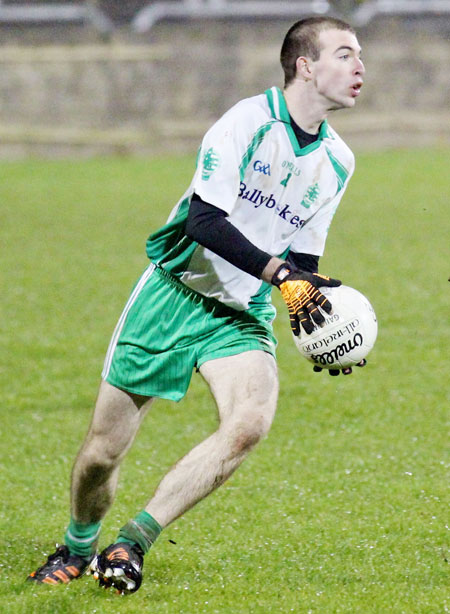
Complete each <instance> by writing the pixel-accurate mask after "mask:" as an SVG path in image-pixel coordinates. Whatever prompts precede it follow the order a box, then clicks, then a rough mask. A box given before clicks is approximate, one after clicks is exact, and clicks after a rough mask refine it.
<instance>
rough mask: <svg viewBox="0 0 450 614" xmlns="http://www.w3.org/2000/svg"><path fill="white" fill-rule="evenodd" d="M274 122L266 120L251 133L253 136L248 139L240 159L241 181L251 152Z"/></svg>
mask: <svg viewBox="0 0 450 614" xmlns="http://www.w3.org/2000/svg"><path fill="white" fill-rule="evenodd" d="M274 123H275V122H273V121H270V122H267V123H266V124H263V125H262V126H260V127H259V128H258V130H257V131H256V132H255V134H254V135H253V138H252V140H251V141H250V144H249V146H248V148H247V151H246V152H245V154H244V155H243V156H242V161H241V164H240V166H239V177H240V180H241V181H242V180H243V179H244V175H245V171H246V169H247V166H248V164H249V162H250V160H251V159H252V157H253V154H254V153H255V151H256V150H257V149H258V147H259V146H260V145H261V143H262V142H263V140H264V137H265V135H266V134H267V132H269V130H270V129H271V128H272V126H273V124H274Z"/></svg>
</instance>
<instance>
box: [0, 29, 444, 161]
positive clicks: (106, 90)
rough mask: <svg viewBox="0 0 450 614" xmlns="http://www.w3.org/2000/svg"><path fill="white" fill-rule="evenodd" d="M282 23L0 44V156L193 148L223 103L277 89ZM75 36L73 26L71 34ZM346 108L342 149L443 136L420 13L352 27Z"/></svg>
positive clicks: (436, 65) (38, 37) (25, 36)
mask: <svg viewBox="0 0 450 614" xmlns="http://www.w3.org/2000/svg"><path fill="white" fill-rule="evenodd" d="M289 25H290V22H284V21H279V22H278V21H270V22H268V21H264V20H256V21H252V22H251V23H250V22H219V23H218V22H212V21H206V22H191V23H189V24H180V23H178V24H177V23H172V24H160V25H158V26H157V27H156V28H155V29H154V30H152V33H151V37H149V36H146V37H137V36H132V35H131V34H130V33H129V31H120V30H118V31H117V34H115V35H114V37H113V38H112V39H111V40H109V41H103V42H102V41H98V40H97V39H96V38H95V37H94V36H89V35H86V32H83V35H82V36H79V35H78V36H77V31H76V30H75V31H74V30H68V29H61V28H60V29H55V28H53V29H52V30H49V31H47V33H46V34H45V33H43V31H42V29H41V30H39V31H35V32H34V35H31V34H30V33H29V31H27V32H26V33H25V32H23V31H22V32H19V33H18V34H17V32H16V35H14V32H13V31H12V30H11V29H9V31H8V36H3V37H2V42H3V44H2V45H0V65H1V70H0V156H1V157H3V158H5V157H19V156H23V155H49V156H53V155H91V154H102V153H122V154H126V153H157V152H168V151H194V150H195V149H196V147H197V145H198V141H199V138H201V135H202V133H203V132H204V130H205V129H206V128H207V127H208V126H209V125H210V124H211V123H212V122H213V121H214V119H215V118H217V117H218V116H219V115H220V114H221V113H222V112H223V111H225V110H226V109H227V108H228V107H229V106H231V105H232V104H233V103H234V102H236V101H237V100H239V99H240V98H242V97H244V96H249V95H253V94H255V93H259V92H261V91H263V90H264V89H266V88H267V87H269V86H271V85H280V86H281V85H282V72H281V68H280V67H279V62H278V55H279V48H280V43H281V40H282V38H283V36H284V34H285V32H286V30H287V28H288V27H289ZM78 34H79V33H78ZM359 39H360V42H361V44H362V46H363V53H364V61H365V64H366V68H367V75H366V84H365V86H364V88H363V93H362V95H361V97H360V98H359V99H358V104H357V108H356V109H355V110H351V111H342V112H339V113H337V114H336V116H335V117H332V118H331V123H332V124H333V126H334V127H336V128H337V129H338V131H339V132H340V133H341V134H342V136H344V138H346V140H347V141H348V142H349V144H350V145H351V146H353V147H354V148H359V149H363V148H373V147H392V146H394V147H395V146H421V145H449V144H450V121H449V119H450V107H449V101H450V71H449V70H448V66H449V65H450V43H449V39H448V36H446V35H445V34H443V33H442V32H439V31H436V32H433V29H430V28H427V29H423V28H421V26H420V21H417V22H415V25H414V26H413V27H411V24H409V25H405V22H404V21H400V20H394V19H392V20H381V21H380V20H378V21H377V22H376V23H375V24H373V25H372V26H370V27H367V28H365V29H364V30H361V31H360V32H359Z"/></svg>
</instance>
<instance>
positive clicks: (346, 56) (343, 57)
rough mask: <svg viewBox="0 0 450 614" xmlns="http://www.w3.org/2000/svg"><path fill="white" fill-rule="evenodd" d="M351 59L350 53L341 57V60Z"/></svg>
mask: <svg viewBox="0 0 450 614" xmlns="http://www.w3.org/2000/svg"><path fill="white" fill-rule="evenodd" d="M349 57H350V56H349V55H348V53H346V54H344V55H341V56H340V58H341V60H347V59H348V58H349Z"/></svg>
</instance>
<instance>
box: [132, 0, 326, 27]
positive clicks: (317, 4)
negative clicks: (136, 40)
mask: <svg viewBox="0 0 450 614" xmlns="http://www.w3.org/2000/svg"><path fill="white" fill-rule="evenodd" d="M329 10H330V4H329V2H327V0H309V1H305V2H302V1H298V0H297V1H292V0H291V1H286V0H285V1H279V2H264V1H258V0H246V1H245V2H243V1H242V0H184V1H182V2H176V3H175V2H154V3H152V4H151V5H149V6H146V7H144V8H143V9H141V10H140V11H139V12H138V13H137V15H136V16H135V18H134V19H133V21H132V27H133V29H134V30H135V31H136V32H148V31H149V30H150V29H151V28H152V27H153V26H154V25H155V24H156V23H158V22H159V21H162V20H164V19H213V18H216V19H218V18H221V17H228V18H230V17H233V18H241V17H292V16H297V15H298V16H301V15H302V14H312V13H317V14H325V13H327V12H328V11H329Z"/></svg>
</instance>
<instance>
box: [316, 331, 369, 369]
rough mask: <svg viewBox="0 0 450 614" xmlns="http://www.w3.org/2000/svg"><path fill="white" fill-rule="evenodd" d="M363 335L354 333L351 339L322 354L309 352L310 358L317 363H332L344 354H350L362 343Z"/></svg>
mask: <svg viewBox="0 0 450 614" xmlns="http://www.w3.org/2000/svg"><path fill="white" fill-rule="evenodd" d="M363 341H364V339H363V336H362V335H361V334H360V333H356V335H355V336H354V337H353V339H349V340H348V341H347V342H345V343H340V344H339V345H337V346H336V347H335V348H332V349H330V350H328V351H327V352H323V353H322V354H311V359H312V360H313V361H314V362H315V363H316V364H318V365H332V364H334V363H335V362H337V361H338V359H339V358H342V357H343V356H345V355H346V354H350V352H352V351H353V350H354V349H355V348H357V347H360V346H361V345H362V344H363Z"/></svg>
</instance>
